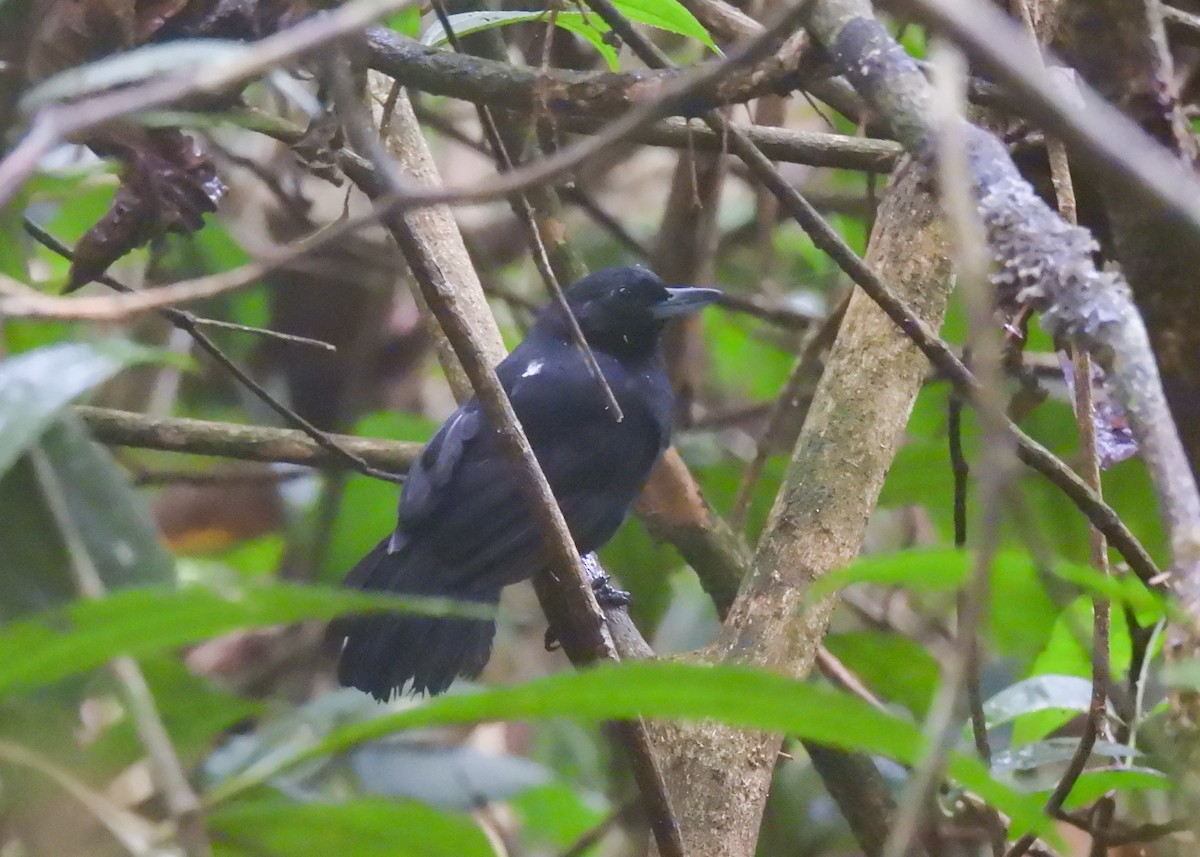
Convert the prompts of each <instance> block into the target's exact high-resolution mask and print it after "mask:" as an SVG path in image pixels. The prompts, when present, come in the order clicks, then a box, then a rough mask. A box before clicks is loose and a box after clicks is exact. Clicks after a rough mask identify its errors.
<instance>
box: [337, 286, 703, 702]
mask: <svg viewBox="0 0 1200 857" xmlns="http://www.w3.org/2000/svg"><path fill="white" fill-rule="evenodd" d="M716 295H717V293H716V292H715V291H713V290H711V289H694V288H668V287H667V286H665V285H664V284H663V283H662V281H661V280H660V279H659V278H658V277H657V276H655V275H654V274H653V273H651V272H650V271H649V270H647V269H645V268H641V267H625V268H608V269H605V270H603V271H598V272H596V273H594V274H592V275H590V276H588V277H585V278H584V279H582V280H580V281H579V282H578V283H576V284H574V285H573V286H571V287H570V288H568V289H567V290H566V298H567V303H568V305H569V306H570V307H571V310H572V312H573V313H574V315H575V317H576V318H577V319H578V321H579V325H580V328H581V329H582V330H583V332H584V336H585V337H586V339H587V340H588V344H589V345H590V346H591V348H592V351H593V353H594V354H595V356H596V360H597V362H598V363H599V366H600V370H601V372H602V373H603V375H604V378H605V380H606V381H607V382H608V385H609V387H610V388H611V389H612V391H613V393H614V394H615V396H616V399H617V402H618V404H619V405H620V406H621V411H622V413H623V417H624V418H623V419H622V420H621V421H620V422H618V421H617V420H616V419H615V418H614V415H613V414H612V413H610V412H609V410H608V406H607V404H606V399H605V396H604V393H603V391H602V390H601V388H600V386H599V384H598V383H597V382H596V380H595V378H594V377H592V375H591V374H590V372H589V371H588V368H587V365H586V364H585V362H584V359H583V356H582V354H581V353H580V352H579V350H578V349H577V348H576V346H575V345H574V344H573V342H572V340H571V336H570V332H569V327H568V320H567V318H566V316H565V314H563V313H562V311H561V309H560V308H559V307H558V306H557V305H556V304H549V305H547V306H545V307H543V308H542V309H541V310H540V311H539V312H538V314H537V319H536V322H535V324H534V325H533V327H532V328H530V330H529V333H528V334H527V335H526V337H525V340H524V341H523V342H522V343H521V344H520V345H518V346H517V348H516V349H515V350H514V351H513V352H512V353H511V354H510V355H509V356H508V357H507V358H506V359H505V360H504V361H503V362H502V363H501V364H500V365H499V367H497V370H496V372H497V375H498V376H499V379H500V383H501V384H502V385H503V387H504V389H505V391H506V392H507V393H508V396H509V398H510V399H511V400H512V405H513V410H514V411H515V412H516V414H517V417H518V419H520V421H521V425H522V427H523V428H524V429H525V433H526V434H527V435H528V437H529V442H530V444H531V445H532V447H533V451H534V453H535V454H536V455H537V458H538V461H539V463H540V464H541V466H542V470H543V471H544V472H545V474H546V478H547V480H548V481H549V483H550V487H551V489H552V490H553V492H554V496H555V498H556V499H557V500H558V503H559V506H560V507H561V508H562V511H563V516H564V517H565V518H566V521H567V525H568V527H569V528H570V530H571V535H572V536H573V537H574V539H575V545H576V547H577V548H578V549H579V551H580V553H588V552H590V551H593V550H595V549H597V548H599V547H600V546H601V545H603V544H604V543H605V542H607V541H608V540H609V539H610V538H611V537H612V536H613V534H614V533H615V532H616V530H617V528H618V527H619V526H620V524H621V521H622V520H623V519H624V517H625V514H626V512H627V511H628V509H629V505H630V504H631V503H632V502H633V500H634V498H635V497H636V496H637V494H638V492H639V491H640V490H641V487H642V485H643V484H644V483H645V481H646V479H647V477H648V476H649V475H650V470H651V468H652V467H653V466H654V463H655V461H656V460H657V459H658V457H659V456H660V455H661V454H662V452H663V450H664V449H666V447H667V445H668V443H669V440H670V435H671V415H672V412H673V409H674V396H673V395H672V392H671V386H670V383H669V382H668V380H667V375H666V372H665V369H664V366H663V361H662V356H661V354H660V352H659V340H660V334H661V332H662V329H663V326H664V324H665V323H666V321H667V319H669V318H670V317H672V316H676V315H682V314H684V313H687V312H691V311H694V310H697V309H699V308H700V307H702V306H703V305H705V304H707V303H709V302H710V301H712V300H713V299H714V298H715V297H716ZM545 561H546V560H545V553H544V550H543V543H542V538H541V534H540V532H539V530H538V527H537V524H536V521H535V519H534V516H533V514H532V512H531V509H530V506H529V503H528V502H527V501H526V499H525V495H524V493H523V492H522V491H521V489H520V486H519V482H518V477H517V475H516V471H515V468H514V466H513V464H512V463H511V462H510V461H509V459H508V458H507V457H506V455H505V453H504V450H503V449H502V448H501V444H500V441H499V437H498V436H497V434H496V433H495V432H494V431H493V430H492V429H491V428H490V426H489V425H488V422H487V417H486V416H485V415H484V412H483V410H482V408H481V407H480V405H479V403H478V401H476V400H475V399H471V400H470V401H468V402H466V403H465V404H464V405H463V406H462V407H460V408H459V409H458V410H457V411H455V413H454V414H453V415H452V416H451V417H450V418H449V419H448V420H446V422H445V423H444V424H443V425H442V427H441V428H440V429H438V431H437V433H436V434H435V435H434V437H433V440H431V441H430V442H429V445H428V446H427V447H426V448H425V450H424V451H423V452H422V454H421V456H420V458H418V460H417V461H416V462H415V463H414V464H413V466H412V469H411V470H410V471H409V474H408V479H407V480H406V482H405V484H404V490H403V492H402V493H401V496H400V509H399V523H398V525H397V527H396V530H395V532H393V533H392V534H391V535H390V536H389V537H388V538H386V539H384V540H383V541H382V542H380V543H379V544H378V545H377V546H376V547H375V549H374V550H372V551H371V552H370V553H369V554H367V556H366V557H364V558H363V559H362V560H361V561H360V562H359V563H358V565H356V566H355V567H354V568H353V569H352V570H351V571H350V574H349V575H348V576H347V579H346V583H347V585H350V586H356V587H359V588H362V589H374V590H387V591H391V592H397V593H404V594H413V595H425V596H441V597H450V598H455V599H458V600H462V601H472V602H479V603H483V604H492V605H494V604H496V603H497V602H498V600H499V597H500V590H501V589H502V588H503V587H505V586H507V585H509V584H511V583H516V582H517V581H519V580H524V579H526V578H528V577H530V576H532V575H533V574H534V573H535V572H537V571H538V570H539V569H540V568H541V567H543V565H544V564H545ZM494 633H495V625H494V623H492V622H490V621H481V620H473V619H460V618H434V617H428V616H420V615H415V614H408V615H395V616H393V615H388V616H356V617H351V618H348V619H344V620H340V621H339V622H337V623H335V624H334V625H333V626H332V628H331V634H332V635H333V636H334V637H335V639H336V638H341V639H342V640H344V644H343V647H342V651H341V656H340V659H339V662H338V678H339V680H340V681H341V682H342V684H345V685H349V686H353V687H357V688H359V689H361V690H364V691H367V692H368V693H370V694H372V695H373V696H375V697H376V698H378V699H387V698H389V697H390V696H391V695H392V694H393V693H394V692H399V691H400V690H402V689H403V688H404V687H405V686H406V685H409V686H410V688H411V690H412V691H413V692H428V693H440V692H442V691H443V690H445V689H446V688H447V687H448V686H449V684H450V682H451V681H453V680H454V678H455V676H475V675H478V673H479V672H480V670H482V669H483V667H484V664H486V663H487V660H488V656H489V654H490V652H491V645H492V636H493V635H494ZM410 683H411V684H410Z"/></svg>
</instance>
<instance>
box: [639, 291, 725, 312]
mask: <svg viewBox="0 0 1200 857" xmlns="http://www.w3.org/2000/svg"><path fill="white" fill-rule="evenodd" d="M720 296H721V293H720V292H719V291H717V290H716V289H698V288H696V287H694V286H670V287H668V288H667V299H666V300H665V301H663V302H662V303H659V304H655V305H654V307H653V308H651V310H650V312H651V314H652V315H653V316H654V317H655V318H675V316H677V315H687V314H688V313H689V312H695V311H696V310H698V309H700V308H701V307H704V306H707V305H708V304H710V303H712V302H713V301H715V300H716V299H717V298H719V297H720Z"/></svg>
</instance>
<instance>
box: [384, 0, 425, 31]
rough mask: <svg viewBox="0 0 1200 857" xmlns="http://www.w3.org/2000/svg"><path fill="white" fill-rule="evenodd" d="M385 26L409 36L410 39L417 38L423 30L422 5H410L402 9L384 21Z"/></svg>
mask: <svg viewBox="0 0 1200 857" xmlns="http://www.w3.org/2000/svg"><path fill="white" fill-rule="evenodd" d="M384 26H386V27H387V28H388V29H389V30H395V31H396V32H397V33H400V34H401V35H403V36H408V37H409V38H410V39H415V38H416V37H417V35H418V34H419V33H420V32H421V7H420V5H415V6H409V7H408V8H406V9H401V10H400V11H399V12H397V13H396V14H395V15H392V16H391V17H390V18H388V19H387V20H385V21H384Z"/></svg>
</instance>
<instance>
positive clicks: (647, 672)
mask: <svg viewBox="0 0 1200 857" xmlns="http://www.w3.org/2000/svg"><path fill="white" fill-rule="evenodd" d="M560 716H561V717H572V718H575V719H579V720H585V721H589V722H598V721H605V720H613V719H630V718H634V717H655V718H677V719H684V720H703V719H710V720H718V721H721V722H724V723H728V724H730V725H733V726H738V727H743V728H750V729H762V730H766V731H771V732H782V733H785V734H789V735H795V736H798V737H801V738H808V739H811V740H814V741H819V742H821V743H823V744H828V745H830V746H834V747H841V748H844V749H854V750H861V751H864V752H868V753H878V754H882V755H886V756H890V757H892V758H895V759H897V760H899V761H901V762H905V763H908V764H916V763H918V762H919V760H920V758H921V756H922V755H923V752H924V747H925V740H924V738H923V737H922V735H921V733H920V731H919V730H918V728H917V727H916V726H915V725H913V724H912V723H910V722H909V721H907V720H903V719H901V718H899V717H895V716H892V715H889V714H886V713H884V712H880V711H878V710H876V709H874V708H873V707H871V706H870V705H868V704H866V703H865V702H863V701H862V700H859V699H856V698H854V697H851V696H849V695H847V694H842V693H838V692H835V691H832V690H829V689H827V688H823V687H819V686H814V685H808V684H804V683H801V682H798V681H795V680H792V679H788V678H786V677H784V676H780V675H776V674H774V673H769V672H764V671H755V670H749V669H745V668H742V667H734V666H719V667H711V666H701V665H694V664H677V663H666V662H632V661H630V662H624V663H620V664H605V665H602V666H597V667H595V668H593V669H589V670H586V671H584V672H581V673H566V674H562V675H557V676H552V677H550V678H546V679H541V680H538V681H532V682H528V683H526V684H521V685H516V686H513V687H506V688H494V689H489V690H486V691H482V692H480V693H474V694H462V695H455V696H443V697H439V698H437V699H435V700H432V701H431V702H429V703H426V704H425V705H422V706H419V707H416V708H411V709H408V710H406V711H401V712H397V713H395V714H389V715H387V716H385V717H381V718H379V719H378V720H374V721H371V722H369V723H361V724H355V725H351V726H347V727H344V728H342V729H339V730H337V731H335V732H334V733H333V734H331V735H330V736H329V737H328V738H326V739H325V740H324V741H321V742H319V743H318V744H316V745H314V746H313V747H311V748H309V749H308V750H305V751H303V752H300V753H297V754H296V755H294V756H292V757H291V758H276V759H271V760H267V761H264V763H262V764H261V765H259V766H256V767H254V768H251V769H250V770H248V771H245V772H244V773H242V774H241V775H237V776H234V777H232V778H230V779H228V780H226V781H224V782H223V783H221V784H220V785H219V786H217V787H216V788H214V789H213V790H211V791H210V792H209V795H208V798H207V800H208V802H209V803H213V804H215V803H219V802H221V801H223V800H228V799H229V798H231V797H232V796H234V795H236V794H239V793H241V792H243V791H245V790H247V789H250V788H253V787H254V786H257V785H260V784H261V783H263V782H266V781H267V780H269V779H270V778H272V777H274V776H275V775H277V774H278V773H280V772H281V771H283V770H285V769H287V768H290V767H292V766H294V765H296V764H299V763H301V762H306V761H309V760H311V759H316V758H322V757H325V756H329V755H332V754H335V753H340V752H343V751H345V750H348V749H350V748H351V747H354V746H357V745H358V744H361V743H363V742H366V741H371V740H375V739H378V738H382V737H384V736H386V735H390V734H392V733H394V732H398V731H401V730H405V729H415V728H418V727H426V726H435V725H449V724H456V723H475V722H479V721H484V720H515V719H527V718H546V717H560ZM948 770H949V771H950V773H951V775H952V776H953V777H955V778H956V779H958V780H959V781H960V782H963V783H964V784H965V785H966V786H967V787H968V788H970V789H971V790H973V791H975V792H977V793H979V794H980V795H982V796H983V797H984V798H985V799H986V800H989V801H991V802H993V803H994V805H996V806H997V807H998V808H999V809H1001V810H1002V811H1003V812H1005V813H1007V814H1009V815H1010V817H1012V818H1013V821H1014V826H1015V829H1017V830H1021V831H1024V830H1030V829H1033V830H1037V831H1039V832H1043V831H1045V830H1047V829H1048V820H1047V819H1045V818H1043V816H1042V814H1041V807H1040V804H1039V803H1038V802H1037V801H1036V800H1030V799H1026V798H1024V797H1022V796H1020V795H1018V794H1017V793H1016V792H1014V791H1013V790H1012V789H1010V788H1008V787H1007V786H1005V785H1003V784H1001V783H999V782H998V781H996V780H995V779H993V778H992V777H991V776H990V775H989V774H988V772H987V771H986V770H985V769H984V767H983V765H982V764H981V763H980V762H979V760H978V759H975V758H973V757H970V756H965V755H962V754H956V755H954V756H953V757H952V758H951V760H950V762H949V766H948Z"/></svg>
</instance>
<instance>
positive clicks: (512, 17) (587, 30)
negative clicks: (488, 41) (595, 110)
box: [421, 9, 618, 70]
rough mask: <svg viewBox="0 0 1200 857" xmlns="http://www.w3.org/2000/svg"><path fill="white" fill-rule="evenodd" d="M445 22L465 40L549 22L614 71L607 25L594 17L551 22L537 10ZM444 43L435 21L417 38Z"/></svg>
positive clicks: (560, 17) (466, 15)
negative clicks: (577, 39)
mask: <svg viewBox="0 0 1200 857" xmlns="http://www.w3.org/2000/svg"><path fill="white" fill-rule="evenodd" d="M447 19H448V20H449V21H450V29H451V30H453V31H454V35H455V36H460V37H461V36H469V35H470V34H471V33H478V32H480V31H482V30H491V29H494V28H496V27H504V26H508V25H509V24H524V23H528V22H531V21H551V20H553V21H554V24H555V26H557V27H561V28H562V29H564V30H567V31H569V32H572V33H575V34H577V35H579V36H582V37H583V38H585V39H587V40H588V41H589V42H590V43H591V44H592V45H593V46H594V47H595V48H596V50H597V51H599V52H600V54H601V55H602V56H603V57H604V60H605V62H607V63H608V65H609V68H612V69H613V70H616V68H617V67H618V60H617V52H616V51H615V50H614V49H613V47H612V46H611V45H609V44H608V42H606V41H605V40H604V34H605V33H607V32H608V31H609V28H608V25H607V24H605V23H604V22H603V21H602V20H601V19H600V18H599V17H598V16H596V15H584V13H582V12H570V11H561V12H559V13H558V14H557V15H555V16H553V18H551V16H550V13H549V12H547V11H546V10H544V9H539V10H537V11H529V12H515V11H514V12H502V11H481V12H463V13H460V14H457V15H449V16H447ZM447 41H449V38H448V36H447V35H446V31H445V29H444V28H443V27H442V22H441V21H435V22H434V23H433V25H432V26H431V27H430V28H429V30H428V31H426V33H425V35H424V36H422V37H421V43H422V44H426V45H440V44H444V43H445V42H447Z"/></svg>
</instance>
